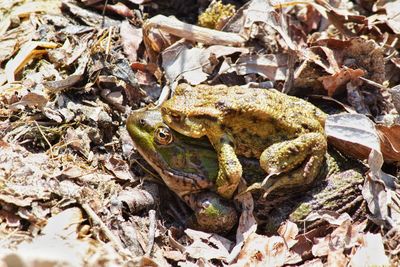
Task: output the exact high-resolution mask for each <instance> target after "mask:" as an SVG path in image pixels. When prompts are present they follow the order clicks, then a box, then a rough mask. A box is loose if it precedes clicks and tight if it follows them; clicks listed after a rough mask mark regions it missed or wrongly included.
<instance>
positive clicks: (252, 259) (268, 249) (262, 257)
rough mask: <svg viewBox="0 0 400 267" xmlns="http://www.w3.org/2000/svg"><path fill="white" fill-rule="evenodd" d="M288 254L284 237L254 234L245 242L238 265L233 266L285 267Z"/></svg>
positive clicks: (233, 265) (233, 266)
mask: <svg viewBox="0 0 400 267" xmlns="http://www.w3.org/2000/svg"><path fill="white" fill-rule="evenodd" d="M288 254H289V251H288V248H287V247H286V244H285V241H284V240H283V238H282V237H278V236H272V237H268V236H263V235H258V234H256V233H253V234H251V235H250V236H249V237H248V238H247V239H246V240H245V242H244V246H243V248H242V250H241V251H240V254H239V256H238V259H237V263H236V264H232V265H231V266H232V267H239V266H260V267H261V266H283V265H284V264H285V261H286V257H287V255H288Z"/></svg>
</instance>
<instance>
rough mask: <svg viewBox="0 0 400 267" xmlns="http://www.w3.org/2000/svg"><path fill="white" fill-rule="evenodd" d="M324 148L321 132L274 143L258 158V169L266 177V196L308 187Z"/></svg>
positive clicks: (264, 186)
mask: <svg viewBox="0 0 400 267" xmlns="http://www.w3.org/2000/svg"><path fill="white" fill-rule="evenodd" d="M326 149H327V142H326V137H325V135H324V134H322V133H307V134H303V135H301V136H299V137H298V138H296V139H293V140H289V141H284V142H280V143H276V144H273V145H272V146H270V147H268V148H267V149H266V150H265V151H264V152H263V153H262V154H261V157H260V165H261V167H262V168H263V169H264V170H265V171H266V172H267V173H268V174H269V176H268V177H267V179H265V180H264V182H263V186H262V187H263V188H264V189H266V191H267V192H266V193H269V192H271V191H273V190H274V189H277V188H294V187H300V186H305V185H309V184H311V183H312V182H313V181H314V179H315V178H316V177H317V176H318V174H319V171H320V169H321V167H322V165H323V162H324V157H325V152H326Z"/></svg>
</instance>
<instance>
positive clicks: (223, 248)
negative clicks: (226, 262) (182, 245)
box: [185, 229, 232, 260]
mask: <svg viewBox="0 0 400 267" xmlns="http://www.w3.org/2000/svg"><path fill="white" fill-rule="evenodd" d="M185 233H186V234H187V235H188V236H189V237H190V238H191V239H192V240H193V243H192V244H190V245H189V246H187V247H186V249H185V252H186V253H187V254H188V255H189V256H190V257H192V258H195V259H200V258H203V259H206V260H211V259H226V258H227V257H228V255H229V249H230V247H231V246H232V242H231V241H229V240H228V239H226V238H224V237H222V236H219V235H216V234H208V233H204V232H200V231H195V230H192V229H186V230H185Z"/></svg>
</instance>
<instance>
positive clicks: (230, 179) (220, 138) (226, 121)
mask: <svg viewBox="0 0 400 267" xmlns="http://www.w3.org/2000/svg"><path fill="white" fill-rule="evenodd" d="M161 112H162V115H163V120H164V122H165V123H166V124H168V125H169V126H170V127H171V128H173V129H174V130H176V131H178V132H180V133H181V134H183V135H186V136H189V137H193V138H200V137H202V136H207V137H208V138H209V140H210V142H211V143H212V145H213V146H214V148H215V150H216V152H217V155H218V161H219V173H218V177H217V181H216V184H217V191H218V193H219V194H220V195H221V196H223V197H225V198H231V197H232V195H233V194H234V192H235V190H236V189H237V186H238V184H239V181H240V178H241V176H242V166H241V164H240V162H239V160H238V158H237V155H241V156H245V157H250V158H251V157H255V158H258V159H260V165H261V167H262V168H263V169H264V170H265V171H266V172H267V173H268V174H269V175H270V178H269V179H268V180H267V182H266V184H265V185H264V188H266V190H267V192H270V191H272V190H274V189H276V188H281V187H285V188H290V187H295V186H298V185H301V184H310V183H311V182H312V181H313V180H314V179H315V177H316V176H317V175H318V173H319V170H320V167H321V165H322V164H323V160H324V155H325V152H326V148H327V142H326V137H325V134H324V123H325V119H326V114H325V113H323V112H322V111H321V110H319V109H318V108H317V107H315V106H314V105H312V104H310V103H309V102H307V101H305V100H302V99H300V98H297V97H293V96H288V95H286V94H283V93H280V92H278V91H276V90H266V89H258V88H249V89H246V88H242V87H239V86H232V87H228V86H225V85H217V86H208V85H199V86H196V87H192V86H190V85H187V84H181V85H179V86H178V87H177V88H176V90H175V94H174V96H173V97H172V98H171V99H170V100H168V101H166V102H165V103H164V104H163V105H162V108H161Z"/></svg>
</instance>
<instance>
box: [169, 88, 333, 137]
mask: <svg viewBox="0 0 400 267" xmlns="http://www.w3.org/2000/svg"><path fill="white" fill-rule="evenodd" d="M177 94H182V95H184V96H185V97H184V98H185V103H181V104H183V105H187V106H188V107H189V108H188V111H187V115H188V116H190V115H193V114H203V115H204V116H207V115H208V116H209V118H210V119H214V121H216V120H218V121H219V122H220V123H223V124H224V126H228V127H234V128H246V129H249V130H254V132H255V133H257V132H258V133H260V132H261V131H264V132H265V134H268V135H270V134H273V133H271V130H272V129H271V128H277V129H275V130H279V129H281V130H284V131H286V132H287V134H290V133H291V132H292V133H293V134H294V135H296V134H300V133H302V132H304V131H306V132H315V131H322V129H323V127H324V123H325V119H326V114H324V113H323V112H322V111H321V110H320V109H318V108H317V107H315V106H314V105H312V104H311V103H308V102H307V101H305V100H303V99H300V98H297V97H293V96H288V95H286V94H283V93H280V92H278V91H276V90H274V89H271V90H268V89H261V88H243V87H240V86H231V87H228V86H225V85H217V86H208V85H198V86H196V87H186V88H183V89H182V91H181V92H177ZM262 125H264V127H262ZM266 128H268V129H269V130H268V129H267V131H266Z"/></svg>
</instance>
